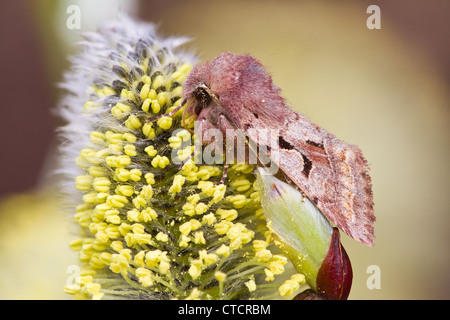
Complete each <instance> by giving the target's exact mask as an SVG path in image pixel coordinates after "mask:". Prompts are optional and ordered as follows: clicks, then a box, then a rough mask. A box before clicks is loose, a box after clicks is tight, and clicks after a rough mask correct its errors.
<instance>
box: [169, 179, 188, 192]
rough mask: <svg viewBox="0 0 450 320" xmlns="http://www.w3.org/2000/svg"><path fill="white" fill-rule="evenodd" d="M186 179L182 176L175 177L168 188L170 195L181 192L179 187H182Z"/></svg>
mask: <svg viewBox="0 0 450 320" xmlns="http://www.w3.org/2000/svg"><path fill="white" fill-rule="evenodd" d="M185 181H186V178H185V177H183V176H182V175H176V176H175V177H174V179H173V183H172V186H171V187H170V188H169V192H170V193H174V194H175V193H178V192H181V187H182V186H183V184H184V182H185Z"/></svg>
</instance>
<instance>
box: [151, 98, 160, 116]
mask: <svg viewBox="0 0 450 320" xmlns="http://www.w3.org/2000/svg"><path fill="white" fill-rule="evenodd" d="M160 111H161V105H160V104H159V102H158V100H152V112H153V113H154V114H157V113H159V112H160Z"/></svg>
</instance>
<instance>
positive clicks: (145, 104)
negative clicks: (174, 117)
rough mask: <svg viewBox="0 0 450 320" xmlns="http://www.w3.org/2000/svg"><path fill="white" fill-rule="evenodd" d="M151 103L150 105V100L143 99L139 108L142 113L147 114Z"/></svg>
mask: <svg viewBox="0 0 450 320" xmlns="http://www.w3.org/2000/svg"><path fill="white" fill-rule="evenodd" d="M151 103H152V100H150V99H145V100H144V102H142V106H141V109H142V111H144V112H148V110H150V104H151Z"/></svg>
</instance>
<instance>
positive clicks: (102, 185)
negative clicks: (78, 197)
mask: <svg viewBox="0 0 450 320" xmlns="http://www.w3.org/2000/svg"><path fill="white" fill-rule="evenodd" d="M110 185H111V181H109V179H108V178H106V177H100V178H95V179H94V182H93V183H92V186H93V187H94V190H95V191H98V192H108V191H109V186H110Z"/></svg>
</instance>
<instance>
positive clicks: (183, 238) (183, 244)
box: [179, 234, 191, 248]
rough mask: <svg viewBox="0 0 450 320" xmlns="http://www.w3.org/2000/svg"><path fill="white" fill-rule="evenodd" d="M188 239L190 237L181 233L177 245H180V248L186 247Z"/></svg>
mask: <svg viewBox="0 0 450 320" xmlns="http://www.w3.org/2000/svg"><path fill="white" fill-rule="evenodd" d="M190 241H191V238H190V237H188V236H185V235H184V234H182V235H181V238H180V242H179V245H180V247H182V248H187V247H188V245H189V242H190Z"/></svg>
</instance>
